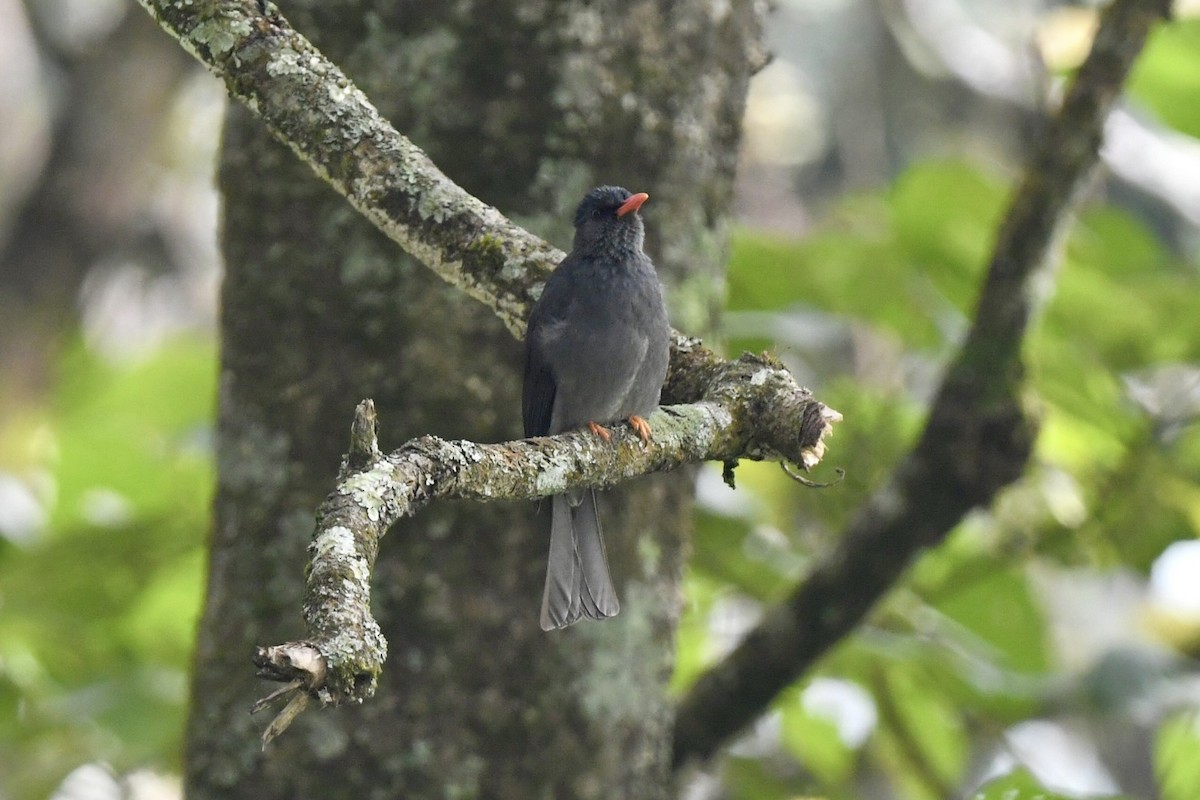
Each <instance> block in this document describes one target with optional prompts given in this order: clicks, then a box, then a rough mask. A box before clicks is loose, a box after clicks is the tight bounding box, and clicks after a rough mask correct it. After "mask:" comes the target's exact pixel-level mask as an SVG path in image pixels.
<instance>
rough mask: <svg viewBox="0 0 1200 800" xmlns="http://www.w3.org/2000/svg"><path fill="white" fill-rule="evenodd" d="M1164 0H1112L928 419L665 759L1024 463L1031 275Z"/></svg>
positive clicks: (703, 693)
mask: <svg viewBox="0 0 1200 800" xmlns="http://www.w3.org/2000/svg"><path fill="white" fill-rule="evenodd" d="M1169 9H1170V2H1169V0H1114V2H1113V3H1112V4H1111V5H1110V6H1109V8H1108V9H1107V10H1106V11H1105V13H1104V15H1103V18H1102V20H1101V24H1100V28H1099V30H1098V32H1097V34H1096V39H1095V42H1094V43H1093V46H1092V51H1091V53H1090V54H1089V56H1088V58H1087V60H1086V61H1085V63H1084V64H1083V66H1082V67H1081V68H1080V70H1079V72H1078V74H1077V75H1076V76H1075V78H1074V80H1073V82H1072V83H1071V86H1070V89H1069V90H1068V92H1067V96H1066V99H1065V100H1064V101H1063V105H1062V107H1061V108H1060V109H1059V111H1058V113H1057V114H1056V115H1055V117H1054V119H1053V120H1052V121H1051V123H1050V125H1049V128H1048V130H1047V131H1046V133H1045V136H1044V138H1043V139H1042V141H1041V143H1040V145H1039V147H1038V148H1037V151H1036V153H1035V154H1034V156H1033V159H1032V161H1031V163H1030V165H1029V167H1028V168H1027V170H1026V172H1025V175H1024V178H1023V179H1022V182H1021V184H1020V186H1019V187H1018V188H1017V190H1016V192H1015V194H1014V196H1013V200H1012V204H1011V206H1010V208H1009V211H1008V214H1007V216H1006V217H1005V220H1004V222H1003V224H1002V226H1001V228H1000V231H999V235H998V237H997V241H996V245H995V249H994V251H993V255H992V259H991V263H990V265H989V269H988V274H987V280H986V282H985V284H984V287H983V292H982V294H981V296H980V298H979V304H978V310H977V312H976V316H975V320H974V323H973V324H972V327H971V330H970V332H969V333H968V335H967V339H966V341H965V342H964V344H963V346H962V349H961V350H960V352H959V353H958V356H957V357H956V358H955V360H954V361H953V363H952V364H951V365H950V368H949V370H948V372H947V373H946V377H945V379H944V380H943V382H942V385H941V387H940V389H939V391H938V393H937V395H936V397H935V399H934V402H933V407H932V408H931V410H930V414H929V421H928V422H927V423H926V426H925V430H924V432H923V433H922V435H921V438H920V439H919V441H918V442H917V444H916V446H915V447H914V449H913V451H912V452H911V453H909V455H908V456H907V457H906V458H905V460H904V461H903V462H902V463H901V464H900V466H899V467H898V468H897V470H896V472H895V474H894V475H893V476H892V478H891V480H890V481H889V482H888V483H887V484H886V485H885V486H884V487H883V488H882V489H880V490H879V491H878V492H876V494H875V495H874V496H873V497H871V499H870V500H869V501H868V502H867V503H866V504H865V505H864V507H863V508H861V509H860V511H859V513H858V515H857V516H856V517H855V518H854V519H853V520H852V521H851V523H850V525H849V528H848V530H847V531H846V534H845V536H844V537H843V538H842V539H841V541H840V543H839V545H838V546H837V547H836V548H835V549H834V551H833V552H831V553H830V554H828V555H827V556H826V557H825V558H823V559H822V560H821V561H820V562H819V563H818V564H817V565H816V567H815V568H814V570H813V572H812V574H811V575H810V576H809V577H808V579H807V580H806V581H804V582H803V583H802V584H801V585H800V586H799V587H798V588H797V589H796V590H795V591H794V592H793V594H792V595H791V596H790V597H789V598H788V599H787V600H785V601H784V602H783V603H781V604H779V605H778V606H775V607H773V608H771V609H768V611H767V613H766V615H765V618H764V619H763V621H762V622H761V624H760V625H759V626H758V627H757V628H755V629H754V630H752V631H751V632H750V633H749V634H748V635H747V636H746V638H745V639H744V640H743V642H742V643H741V644H740V645H739V646H738V648H737V649H735V650H734V651H733V652H732V653H731V654H730V655H729V657H728V658H726V659H725V660H724V661H723V662H721V663H720V664H718V665H717V666H716V667H714V668H713V669H712V670H710V671H709V672H708V673H706V674H705V675H703V676H701V678H700V679H699V681H697V683H696V685H695V686H694V687H693V688H692V690H691V691H690V693H689V694H688V695H687V696H686V697H685V698H684V699H683V701H682V703H681V704H680V707H679V709H678V713H677V716H676V728H675V762H676V764H682V763H683V762H685V761H687V760H689V759H691V758H706V757H708V756H710V755H712V753H714V752H715V751H716V749H717V748H718V747H719V746H720V744H721V743H722V742H723V741H725V740H726V739H728V738H729V737H730V736H732V735H733V734H735V733H736V732H737V731H739V730H740V729H741V728H742V727H743V726H744V725H746V724H747V723H748V722H750V721H751V720H752V719H754V718H755V717H757V716H758V715H759V714H761V713H762V712H763V710H764V709H765V708H766V707H767V704H768V703H770V701H771V700H772V698H774V697H775V695H776V694H777V693H778V692H779V691H781V690H782V689H783V688H784V687H786V686H787V685H788V684H789V683H791V682H792V681H794V680H795V679H796V678H798V677H799V676H800V675H801V674H802V673H803V672H804V671H805V670H806V669H808V668H809V667H811V666H812V664H813V663H814V662H815V661H816V660H817V659H818V658H820V657H821V655H822V654H824V653H825V652H826V651H827V650H828V649H829V648H830V647H831V646H832V645H833V644H834V643H835V642H837V641H838V640H839V639H840V638H841V637H843V636H845V635H846V634H847V633H849V632H850V630H852V629H853V628H854V626H855V625H857V624H858V622H859V621H860V620H861V619H862V618H863V616H864V615H865V614H866V613H867V612H868V611H870V609H871V607H872V606H873V605H874V604H875V602H876V601H878V600H879V599H880V598H881V597H882V596H883V594H884V593H885V592H886V591H887V590H888V589H889V588H890V587H891V586H892V585H893V584H894V583H895V582H896V581H897V580H899V578H900V577H901V575H902V574H903V572H904V571H905V569H906V568H907V567H908V565H909V564H910V563H911V562H912V561H913V559H915V558H916V556H917V555H918V554H919V553H920V552H921V550H923V549H924V548H927V547H931V546H934V545H936V544H938V543H940V542H941V541H942V540H943V539H944V538H945V537H946V535H947V534H948V533H949V531H950V530H951V528H953V527H954V526H955V525H956V524H957V523H958V521H959V520H960V519H961V518H962V516H963V515H964V514H965V513H966V512H967V511H969V510H970V509H972V508H974V507H977V506H982V505H986V504H988V503H990V502H991V500H992V498H993V497H994V496H995V495H996V493H997V492H998V491H999V490H1000V489H1001V488H1002V487H1004V486H1005V485H1006V484H1008V483H1010V482H1012V481H1014V480H1016V478H1017V477H1018V476H1019V475H1020V474H1021V472H1022V471H1023V469H1024V466H1025V463H1026V461H1027V460H1028V458H1029V454H1030V450H1031V448H1032V446H1033V441H1034V437H1035V433H1036V425H1035V423H1034V421H1033V420H1032V419H1031V418H1030V416H1029V414H1028V413H1027V412H1026V410H1025V409H1024V407H1023V404H1022V401H1021V396H1020V395H1021V391H1022V383H1023V375H1024V367H1023V364H1022V361H1021V344H1022V341H1023V339H1024V336H1025V332H1026V330H1027V327H1028V323H1029V320H1030V318H1031V317H1032V315H1033V313H1034V311H1035V295H1036V292H1034V290H1033V289H1034V286H1033V283H1034V281H1035V280H1037V279H1038V278H1039V277H1040V275H1041V270H1040V267H1041V265H1042V263H1043V262H1044V260H1045V257H1046V254H1047V252H1048V250H1049V248H1050V247H1051V244H1052V242H1053V240H1054V236H1055V233H1056V231H1057V230H1058V228H1059V227H1060V225H1061V223H1062V221H1063V219H1064V218H1065V216H1066V214H1067V211H1068V210H1069V209H1070V207H1071V201H1072V199H1073V197H1074V195H1075V192H1076V188H1077V187H1078V186H1079V184H1080V182H1081V181H1082V180H1083V178H1084V176H1086V175H1087V173H1088V171H1089V170H1090V169H1091V168H1092V166H1093V165H1094V164H1095V163H1096V158H1097V151H1098V149H1099V145H1100V140H1101V132H1102V130H1103V125H1104V120H1105V118H1106V117H1107V115H1108V112H1109V110H1110V109H1111V108H1112V106H1113V103H1114V101H1115V100H1116V98H1117V96H1118V95H1119V93H1120V90H1121V85H1122V83H1123V82H1124V80H1125V77H1126V75H1127V74H1128V72H1129V69H1130V67H1131V66H1132V64H1133V62H1134V60H1135V59H1136V57H1137V55H1138V53H1139V52H1140V50H1141V48H1142V45H1143V43H1144V42H1145V40H1146V37H1147V35H1148V34H1149V31H1150V30H1151V28H1152V27H1153V26H1154V24H1155V23H1156V22H1157V21H1159V20H1161V19H1163V18H1165V17H1167V16H1168V14H1169Z"/></svg>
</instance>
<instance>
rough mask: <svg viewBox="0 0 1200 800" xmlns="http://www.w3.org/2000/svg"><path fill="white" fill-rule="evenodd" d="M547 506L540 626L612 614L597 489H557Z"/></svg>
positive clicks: (613, 605) (612, 594)
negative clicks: (575, 492)
mask: <svg viewBox="0 0 1200 800" xmlns="http://www.w3.org/2000/svg"><path fill="white" fill-rule="evenodd" d="M572 500H575V503H574V504H573V503H572V502H571V501H572ZM551 510H552V514H551V518H550V560H549V563H548V564H547V565H546V590H545V592H544V593H543V594H542V630H547V631H548V630H552V629H554V628H565V627H567V626H568V625H570V624H572V623H574V622H578V621H579V619H580V618H581V617H588V618H589V619H604V618H605V617H611V616H615V615H616V613H617V612H618V611H620V610H621V604H620V603H619V602H617V591H616V589H614V588H613V585H612V578H610V577H609V575H608V556H607V555H605V553H604V539H603V537H602V536H601V534H600V517H599V516H597V514H596V494H595V492H593V491H592V490H591V489H587V490H585V491H584V492H582V493H581V494H580V495H578V496H577V498H575V497H569V496H568V495H562V494H560V495H555V496H554V498H553V499H552V501H551Z"/></svg>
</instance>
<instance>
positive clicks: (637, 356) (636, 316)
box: [522, 186, 670, 630]
mask: <svg viewBox="0 0 1200 800" xmlns="http://www.w3.org/2000/svg"><path fill="white" fill-rule="evenodd" d="M648 197H649V195H647V194H645V193H640V194H630V193H629V192H628V191H627V190H625V189H622V188H619V187H616V186H601V187H598V188H596V189H593V190H591V191H590V192H588V193H587V195H586V196H585V197H584V198H583V202H581V203H580V204H579V208H578V210H577V211H576V212H575V244H574V247H573V249H572V250H571V252H570V254H569V255H567V257H566V258H564V259H563V260H562V263H561V264H559V265H558V268H557V269H555V270H554V272H553V273H552V274H551V275H550V278H549V280H547V281H546V288H545V290H544V291H543V292H542V296H541V298H540V299H539V300H538V302H537V304H536V305H535V306H534V308H533V313H532V314H531V315H530V317H529V329H528V331H527V333H526V335H525V394H524V402H523V404H522V411H523V413H524V417H525V435H526V436H545V435H547V434H555V433H561V432H562V431H568V430H574V429H576V428H583V427H587V428H588V429H590V430H591V431H592V432H593V433H594V434H596V435H597V436H600V437H602V438H603V439H605V440H608V438H609V432H608V430H607V429H606V428H605V427H604V425H606V424H608V423H612V422H617V421H619V420H628V421H629V424H630V425H632V426H633V428H634V430H636V431H637V433H638V435H639V436H641V437H642V440H643V441H649V439H650V425H649V424H648V423H647V422H646V420H645V417H646V416H647V415H649V414H650V412H652V411H653V410H654V409H655V408H657V407H658V397H659V392H660V390H661V389H662V384H663V380H664V379H665V378H666V375H667V356H668V348H669V339H670V327H669V326H668V324H667V309H666V306H665V305H664V303H663V295H662V286H661V285H660V284H659V282H658V276H657V275H655V272H654V265H653V264H652V263H651V262H650V258H649V257H648V256H647V255H646V254H645V253H644V252H642V241H643V239H644V237H645V229H644V228H643V227H642V218H641V215H640V214H638V209H639V208H640V207H641V205H642V203H644V202H646V200H647V198H648ZM551 506H552V509H551V511H552V513H551V519H550V559H549V563H548V565H547V568H546V589H545V593H544V594H543V595H542V619H541V622H542V628H543V629H545V630H550V629H552V628H563V627H566V626H567V625H570V624H571V623H573V622H576V621H578V620H579V619H580V618H581V617H588V618H590V619H604V618H605V617H611V616H613V615H614V614H616V613H617V612H618V611H619V610H620V608H621V606H620V603H618V602H617V593H616V590H615V589H613V584H612V579H611V578H610V577H609V574H608V557H607V556H606V555H605V552H604V540H603V538H602V537H601V534H600V519H599V517H598V516H597V515H596V495H595V492H594V491H593V490H592V489H585V490H581V491H577V492H571V493H569V494H565V495H557V496H555V497H554V498H553V500H552V501H551Z"/></svg>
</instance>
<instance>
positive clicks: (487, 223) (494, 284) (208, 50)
mask: <svg viewBox="0 0 1200 800" xmlns="http://www.w3.org/2000/svg"><path fill="white" fill-rule="evenodd" d="M139 2H140V3H141V4H142V6H143V7H144V8H145V9H146V10H147V11H149V12H150V13H151V14H152V15H153V16H154V18H155V19H156V20H157V21H158V23H159V25H161V26H162V28H163V29H164V30H166V31H167V33H169V34H170V35H171V36H172V37H173V38H175V39H177V40H178V41H179V42H180V44H182V45H183V47H184V48H185V49H186V50H187V51H188V52H190V53H191V54H192V55H194V56H195V57H196V58H197V59H199V60H200V61H201V62H202V63H203V64H204V65H205V66H206V67H207V68H208V69H209V71H210V72H212V73H213V74H214V75H216V76H217V77H218V78H220V79H221V80H223V81H224V82H225V86H226V88H227V89H228V91H229V94H230V96H231V97H233V98H234V99H236V100H238V101H239V102H241V103H244V104H245V105H246V106H248V107H249V108H250V109H251V110H252V111H254V112H255V114H257V115H258V116H259V117H260V118H261V119H262V121H263V122H264V123H265V124H266V126H267V128H268V129H269V130H270V131H271V133H272V134H273V135H274V136H275V137H276V138H277V139H279V140H280V141H281V142H283V143H284V144H285V145H287V146H288V147H290V148H291V149H292V151H293V152H295V154H296V155H297V156H299V158H300V159H301V160H302V161H304V162H305V163H306V164H308V165H309V166H310V167H312V169H313V171H314V172H316V173H317V174H318V175H319V176H320V177H321V178H323V179H324V180H325V181H326V182H328V183H329V185H330V186H332V187H333V188H334V189H335V190H337V191H338V192H339V193H340V194H341V195H342V196H344V197H345V198H346V199H347V200H348V201H349V202H350V204H351V205H352V206H354V207H355V208H356V209H358V211H359V212H360V213H362V215H363V216H365V217H366V218H367V219H369V220H370V221H371V222H372V223H373V224H374V225H375V226H376V227H377V228H379V230H381V231H383V233H384V234H386V235H387V236H388V237H389V238H390V239H392V241H394V242H396V243H397V244H398V245H400V247H402V248H403V249H404V250H405V251H406V252H408V253H410V254H411V255H413V256H414V257H415V258H417V259H418V260H419V261H421V262H422V263H424V264H425V265H426V266H427V267H429V268H430V269H431V270H433V271H434V272H435V273H437V274H438V276H440V277H441V278H443V279H444V280H445V281H447V282H448V283H450V284H452V285H454V286H457V287H458V288H460V289H462V290H463V291H464V292H466V293H467V294H468V295H470V296H471V297H474V298H476V299H478V300H481V301H482V302H483V303H484V304H486V305H487V306H488V307H490V308H492V309H493V310H494V311H495V312H496V315H497V316H498V317H500V319H501V320H502V321H503V322H504V324H505V325H506V326H507V327H508V329H509V330H510V331H512V332H513V334H514V335H517V336H520V335H522V334H523V333H524V330H525V319H526V318H527V317H528V311H529V309H530V307H531V306H532V304H533V301H534V300H535V299H536V297H537V291H538V290H539V289H538V287H540V280H541V279H543V278H545V277H546V275H547V274H549V272H550V270H551V269H553V267H554V265H555V264H557V263H558V262H559V261H560V260H562V257H563V253H562V252H561V251H559V250H558V249H556V248H555V247H553V246H551V245H550V244H548V243H546V242H545V241H543V240H542V239H540V238H538V237H537V236H534V235H533V234H531V233H529V232H528V231H526V230H525V229H524V228H521V227H520V226H518V225H515V224H513V223H512V222H510V221H509V220H508V219H507V218H505V216H504V215H503V214H501V213H500V212H499V211H497V210H496V209H495V208H492V207H491V206H489V205H487V204H486V203H484V202H482V201H481V200H478V199H476V198H475V197H473V196H472V195H470V194H468V193H467V192H466V191H465V190H464V189H462V188H461V187H460V186H458V185H457V184H456V183H454V182H453V181H452V180H450V179H449V178H448V177H446V175H445V174H444V173H442V171H441V170H440V169H438V168H437V166H436V165H435V164H434V163H433V162H432V161H430V160H429V157H428V156H426V155H425V153H424V152H422V151H421V149H420V148H418V147H417V146H416V145H414V144H413V143H412V142H410V141H409V140H408V139H407V138H405V137H404V136H401V135H400V134H399V133H398V132H397V131H396V129H395V128H394V127H392V125H391V123H389V122H388V121H387V120H386V119H384V118H383V117H382V116H381V115H380V114H379V111H378V110H377V109H376V108H375V106H373V105H372V104H371V102H370V101H369V100H368V99H367V97H366V95H364V94H363V93H362V91H360V90H359V89H358V87H356V86H355V85H354V84H353V83H352V82H351V81H350V79H349V78H347V77H346V75H345V73H343V72H342V71H341V70H340V69H338V68H337V66H336V65H334V64H333V62H331V61H329V59H327V58H325V56H324V55H322V54H321V52H320V51H319V50H317V48H316V47H314V46H313V44H312V43H311V42H309V41H308V39H306V38H305V37H303V36H301V35H300V34H299V33H297V32H296V31H295V30H294V29H293V28H292V27H291V25H290V24H289V23H288V21H287V20H286V19H284V18H283V17H282V16H281V15H280V14H279V10H278V9H277V8H276V7H275V4H274V3H269V2H268V3H261V2H256V0H205V1H204V2H191V3H180V2H173V1H172V0H139ZM264 7H265V9H266V11H265V12H264Z"/></svg>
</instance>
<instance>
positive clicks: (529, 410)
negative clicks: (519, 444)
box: [521, 325, 557, 436]
mask: <svg viewBox="0 0 1200 800" xmlns="http://www.w3.org/2000/svg"><path fill="white" fill-rule="evenodd" d="M556 388H557V387H556V385H555V382H554V373H553V371H551V369H550V365H549V364H548V363H547V362H546V355H545V352H544V349H543V345H542V338H541V336H539V335H538V328H537V326H536V325H531V326H530V330H529V335H528V336H527V337H526V339H525V393H524V395H523V397H522V398H521V414H522V416H523V417H524V419H525V435H526V436H545V435H547V434H548V433H550V415H551V413H552V412H553V411H554V395H555V393H556Z"/></svg>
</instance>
